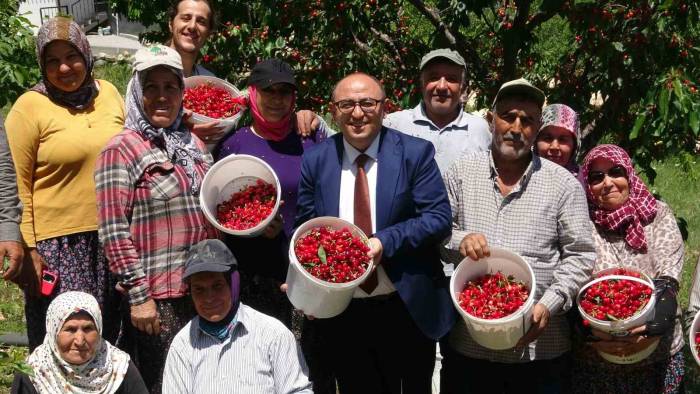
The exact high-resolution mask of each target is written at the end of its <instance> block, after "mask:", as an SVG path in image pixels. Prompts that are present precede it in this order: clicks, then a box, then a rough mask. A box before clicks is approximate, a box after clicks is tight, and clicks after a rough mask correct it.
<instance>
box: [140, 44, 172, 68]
mask: <svg viewBox="0 0 700 394" xmlns="http://www.w3.org/2000/svg"><path fill="white" fill-rule="evenodd" d="M155 66H168V67H172V68H174V69H176V70H182V58H181V57H180V54H179V53H177V51H176V50H174V49H172V48H170V47H167V46H165V45H152V46H149V47H145V48H141V49H139V50H138V51H136V53H135V54H134V64H133V67H134V71H144V70H148V69H149V68H152V67H155Z"/></svg>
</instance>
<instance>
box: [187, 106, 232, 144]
mask: <svg viewBox="0 0 700 394" xmlns="http://www.w3.org/2000/svg"><path fill="white" fill-rule="evenodd" d="M182 121H183V122H184V123H185V126H187V128H189V129H190V131H192V133H194V134H195V135H196V136H197V137H199V138H200V139H201V140H202V141H204V142H205V143H213V142H216V141H218V140H219V139H221V137H222V136H223V134H224V127H223V126H221V124H220V122H219V121H218V120H215V121H212V122H208V123H201V124H195V123H194V122H193V121H192V111H188V110H186V111H185V114H184V115H183V117H182Z"/></svg>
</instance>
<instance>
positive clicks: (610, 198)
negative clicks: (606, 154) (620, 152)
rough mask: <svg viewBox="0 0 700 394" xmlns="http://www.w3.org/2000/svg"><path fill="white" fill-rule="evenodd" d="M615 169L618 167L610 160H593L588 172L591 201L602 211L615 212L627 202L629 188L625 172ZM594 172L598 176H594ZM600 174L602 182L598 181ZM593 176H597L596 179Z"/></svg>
mask: <svg viewBox="0 0 700 394" xmlns="http://www.w3.org/2000/svg"><path fill="white" fill-rule="evenodd" d="M616 167H620V166H619V165H617V164H615V163H614V162H613V161H612V160H609V159H604V158H598V159H595V160H593V162H592V163H591V167H590V169H589V170H588V186H589V187H590V190H591V194H592V195H593V201H594V203H595V204H596V205H597V206H599V207H601V208H603V209H607V210H615V209H617V208H619V207H621V206H622V205H623V204H624V203H625V202H627V199H628V198H629V196H630V186H629V181H628V180H627V176H626V172H625V171H621V170H620V169H619V168H616ZM623 169H624V167H623ZM596 172H598V173H599V174H595V173H596ZM600 173H602V174H604V178H603V179H602V181H601V180H600ZM595 175H598V177H596V176H595ZM623 175H624V176H623ZM595 178H598V179H595ZM594 179H595V180H594Z"/></svg>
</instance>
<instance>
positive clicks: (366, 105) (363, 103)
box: [333, 97, 386, 114]
mask: <svg viewBox="0 0 700 394" xmlns="http://www.w3.org/2000/svg"><path fill="white" fill-rule="evenodd" d="M384 100H386V99H385V98H383V99H379V100H377V99H373V98H370V97H365V98H363V99H361V100H359V101H355V100H349V99H348V100H339V101H336V102H334V103H333V105H335V106H336V107H338V109H339V110H340V112H342V113H344V114H349V113H351V112H352V111H354V110H355V106H357V105H359V106H360V109H361V110H362V112H364V113H366V114H369V113H372V112H374V111H376V110H377V104H379V103H383V102H384Z"/></svg>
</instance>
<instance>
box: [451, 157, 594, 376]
mask: <svg viewBox="0 0 700 394" xmlns="http://www.w3.org/2000/svg"><path fill="white" fill-rule="evenodd" d="M445 177H446V180H445V183H446V186H447V192H448V196H449V199H450V204H451V206H452V216H453V217H452V237H451V239H449V241H448V242H447V243H446V245H445V248H443V257H444V258H446V259H447V261H448V262H454V263H457V262H459V261H460V260H461V257H460V256H459V244H460V242H461V241H462V239H463V238H464V237H465V236H466V235H467V234H469V233H482V234H484V235H485V236H486V240H487V242H488V243H489V245H492V246H499V247H502V248H506V249H509V250H511V251H513V252H515V253H518V254H520V255H521V256H522V257H523V258H524V259H525V260H526V261H527V262H528V263H529V264H530V266H531V267H532V269H533V271H534V272H535V277H536V279H537V288H536V290H535V301H537V302H539V303H542V304H544V305H545V306H546V307H547V308H548V309H549V311H550V314H551V316H550V320H549V324H548V325H547V327H546V328H545V330H544V332H543V333H542V334H541V335H540V337H539V338H538V339H537V340H536V341H534V342H532V343H531V344H530V345H529V346H528V347H527V348H526V349H524V351H523V352H517V353H516V352H514V351H513V350H502V351H496V350H490V349H486V348H484V347H481V346H479V345H478V344H476V342H474V340H472V338H471V337H470V336H469V333H468V332H467V328H466V325H465V324H464V321H462V320H460V321H459V322H458V323H457V324H456V325H455V327H454V328H453V330H452V332H451V334H450V344H451V345H452V347H453V348H455V349H456V350H457V351H459V352H460V353H462V354H464V355H466V356H468V357H472V358H478V359H487V360H490V361H495V362H504V363H515V362H525V361H530V360H546V359H552V358H555V357H557V356H560V355H561V354H563V353H564V352H566V351H568V350H569V349H570V346H571V344H570V341H569V335H570V333H569V327H568V324H567V321H566V317H565V316H564V312H566V311H567V310H568V309H569V308H571V306H572V304H573V303H574V301H575V298H576V295H577V293H578V290H579V288H580V287H581V286H582V285H583V284H584V283H585V282H586V281H587V280H588V279H589V278H590V275H591V270H592V269H593V264H594V261H595V256H596V255H595V247H594V244H593V238H592V231H593V228H592V226H591V222H590V220H589V218H588V208H587V203H586V196H585V194H584V192H583V189H582V188H581V185H580V183H579V182H578V181H577V180H576V179H575V178H574V177H573V176H572V175H571V173H569V172H568V171H567V170H566V169H565V168H564V167H561V166H559V165H557V164H554V163H552V162H550V161H547V160H541V159H540V158H539V157H537V156H533V158H532V161H531V162H530V165H529V166H528V168H527V169H526V170H525V173H524V174H523V177H522V178H521V179H520V182H519V183H518V184H517V185H516V186H515V188H514V189H513V190H512V191H511V192H510V194H508V195H507V196H505V197H503V196H502V195H501V192H500V191H499V188H498V184H497V181H496V177H497V171H496V167H495V165H494V163H493V158H492V156H491V151H486V152H478V153H474V154H471V155H469V156H466V157H464V158H462V159H460V160H458V161H457V162H456V163H455V165H454V166H453V167H451V168H450V170H449V171H448V172H447V174H446V175H445Z"/></svg>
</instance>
